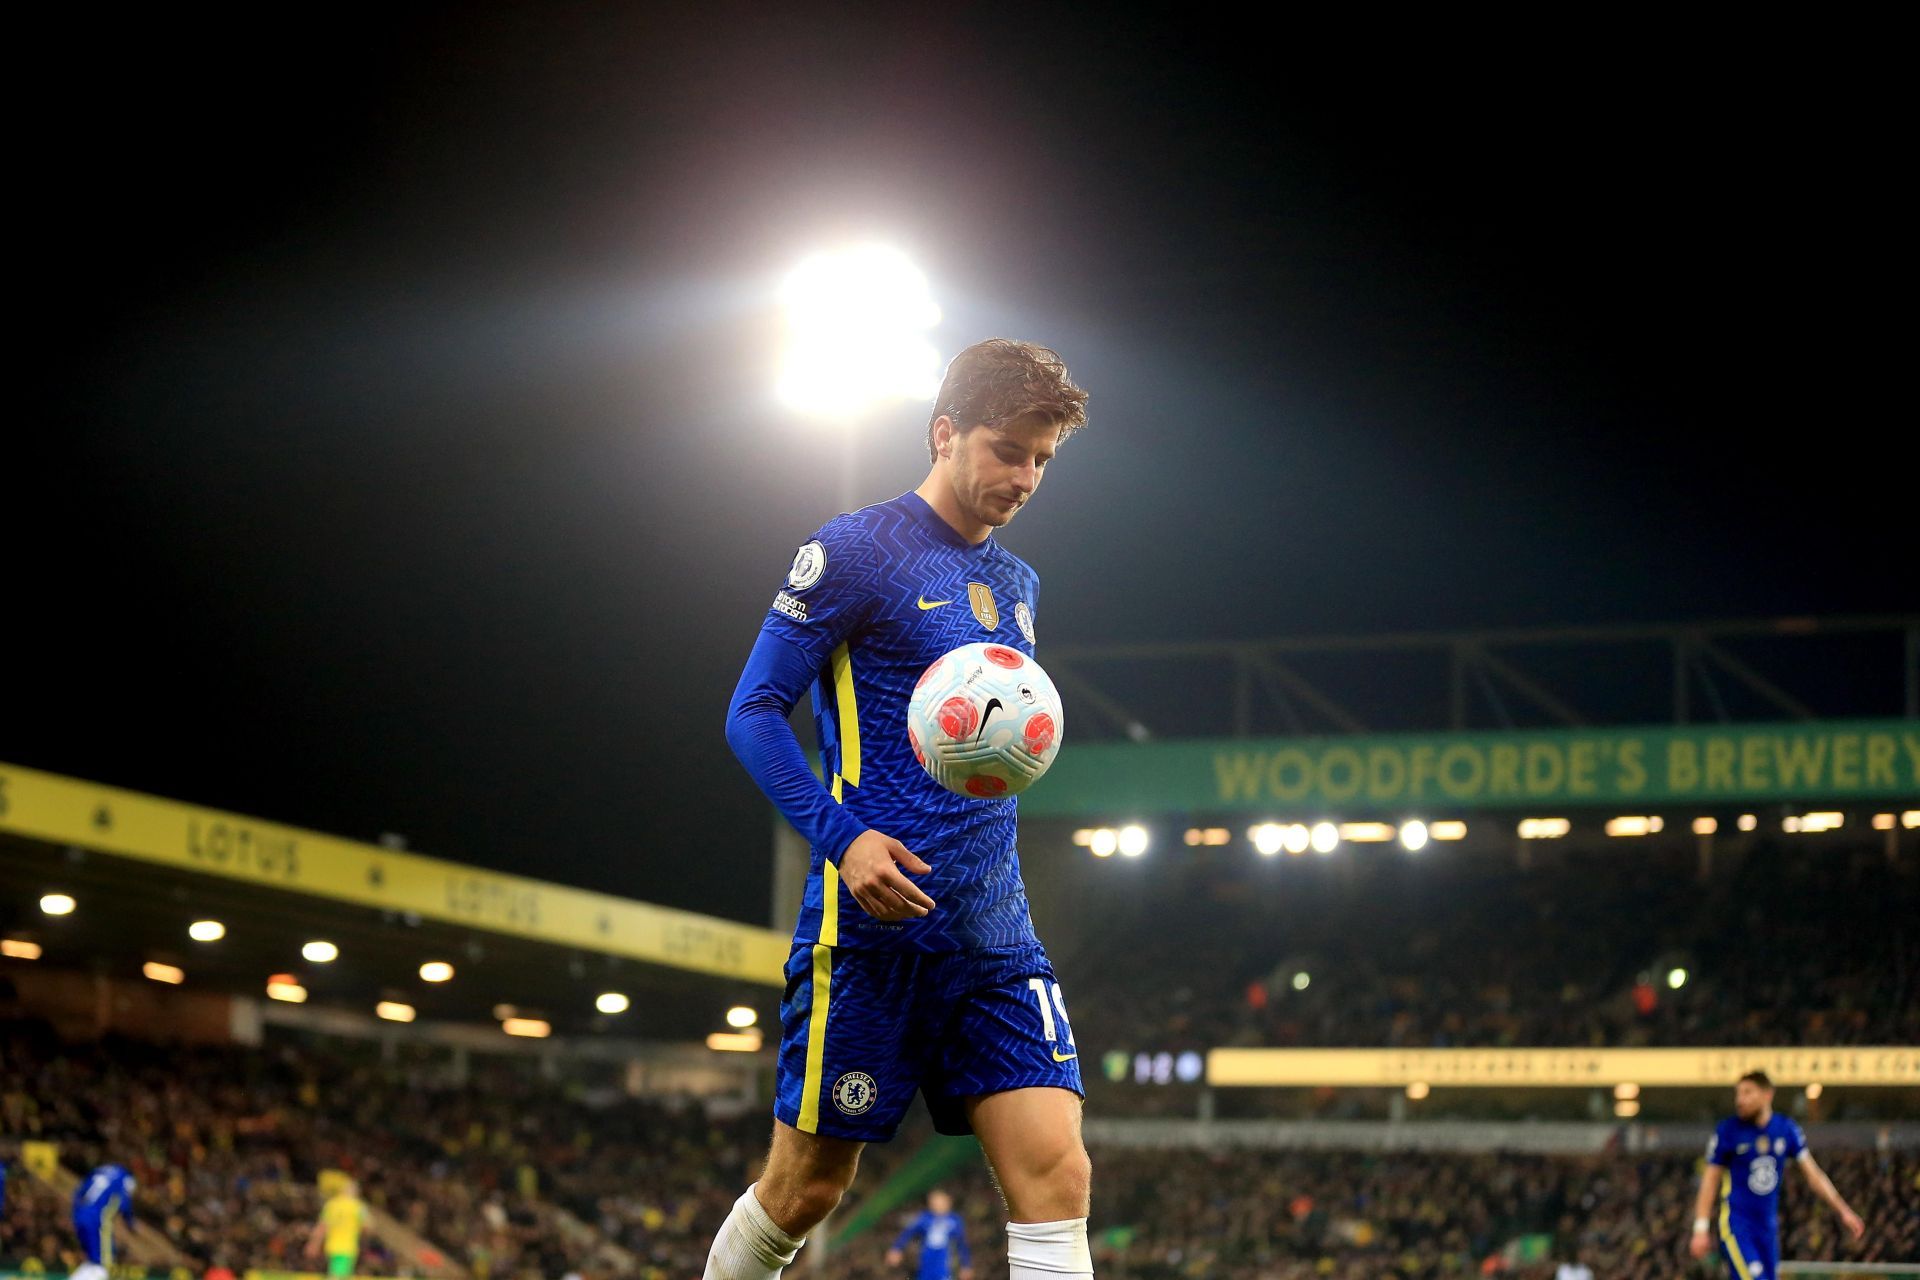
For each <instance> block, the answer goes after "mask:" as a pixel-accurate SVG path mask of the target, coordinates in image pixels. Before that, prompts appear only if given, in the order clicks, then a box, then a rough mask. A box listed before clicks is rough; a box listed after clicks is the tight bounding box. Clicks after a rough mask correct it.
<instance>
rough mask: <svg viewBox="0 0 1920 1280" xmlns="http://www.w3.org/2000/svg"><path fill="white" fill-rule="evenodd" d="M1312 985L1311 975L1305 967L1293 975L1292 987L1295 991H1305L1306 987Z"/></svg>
mask: <svg viewBox="0 0 1920 1280" xmlns="http://www.w3.org/2000/svg"><path fill="white" fill-rule="evenodd" d="M1312 985H1313V975H1312V974H1310V973H1308V972H1307V971H1306V970H1305V969H1302V970H1301V971H1300V972H1298V973H1296V974H1294V975H1293V989H1294V990H1295V991H1305V990H1306V989H1307V988H1308V987H1310V986H1312Z"/></svg>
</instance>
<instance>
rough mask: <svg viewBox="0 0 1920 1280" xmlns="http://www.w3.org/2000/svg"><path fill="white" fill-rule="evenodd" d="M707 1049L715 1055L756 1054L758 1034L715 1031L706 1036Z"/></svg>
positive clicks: (758, 1042) (753, 1032) (758, 1048)
mask: <svg viewBox="0 0 1920 1280" xmlns="http://www.w3.org/2000/svg"><path fill="white" fill-rule="evenodd" d="M707 1048H709V1049H712V1050H714V1051H715V1052H716V1053H758V1052H760V1032H759V1031H757V1030H754V1031H715V1032H713V1033H712V1034H710V1035H708V1036H707Z"/></svg>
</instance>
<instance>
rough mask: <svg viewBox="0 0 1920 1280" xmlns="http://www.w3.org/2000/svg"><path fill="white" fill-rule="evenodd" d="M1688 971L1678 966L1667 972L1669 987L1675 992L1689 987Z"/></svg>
mask: <svg viewBox="0 0 1920 1280" xmlns="http://www.w3.org/2000/svg"><path fill="white" fill-rule="evenodd" d="M1687 977H1688V974H1687V971H1686V970H1685V969H1682V968H1679V967H1678V966H1676V967H1674V968H1672V969H1669V970H1667V986H1668V987H1669V988H1670V989H1671V990H1674V991H1678V990H1679V989H1680V988H1682V987H1684V986H1686V985H1687Z"/></svg>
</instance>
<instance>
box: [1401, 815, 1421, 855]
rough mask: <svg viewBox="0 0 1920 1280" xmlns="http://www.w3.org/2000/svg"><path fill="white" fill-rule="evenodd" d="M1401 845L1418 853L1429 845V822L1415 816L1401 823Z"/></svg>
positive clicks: (1408, 850) (1409, 851)
mask: <svg viewBox="0 0 1920 1280" xmlns="http://www.w3.org/2000/svg"><path fill="white" fill-rule="evenodd" d="M1400 847H1401V848H1402V849H1405V850H1406V851H1407V852H1408V853H1418V852H1420V851H1421V850H1422V849H1424V848H1426V847H1427V824H1426V823H1424V822H1422V821H1420V819H1418V818H1414V819H1412V820H1411V821H1408V822H1403V823H1401V824H1400Z"/></svg>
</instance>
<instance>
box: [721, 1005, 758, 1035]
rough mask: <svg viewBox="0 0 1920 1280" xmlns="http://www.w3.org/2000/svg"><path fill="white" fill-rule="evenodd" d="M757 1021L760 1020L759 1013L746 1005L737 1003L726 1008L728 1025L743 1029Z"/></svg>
mask: <svg viewBox="0 0 1920 1280" xmlns="http://www.w3.org/2000/svg"><path fill="white" fill-rule="evenodd" d="M758 1021H760V1014H759V1013H758V1012H757V1011H756V1010H754V1009H752V1008H750V1007H748V1006H747V1005H744V1004H737V1005H735V1006H733V1008H731V1009H729V1010H727V1025H728V1026H730V1027H737V1028H740V1029H741V1030H745V1029H746V1028H748V1027H750V1026H752V1025H753V1024H754V1023H756V1022H758Z"/></svg>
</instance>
